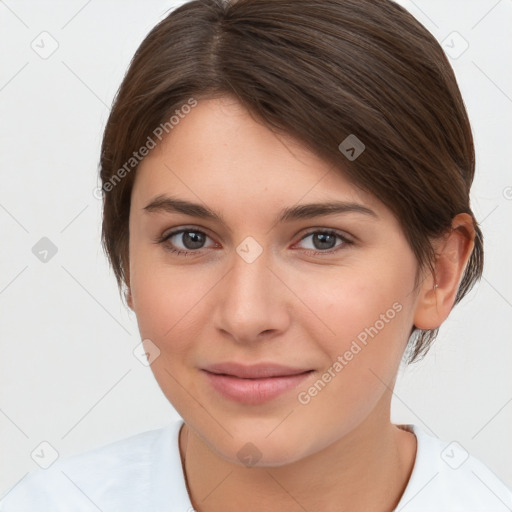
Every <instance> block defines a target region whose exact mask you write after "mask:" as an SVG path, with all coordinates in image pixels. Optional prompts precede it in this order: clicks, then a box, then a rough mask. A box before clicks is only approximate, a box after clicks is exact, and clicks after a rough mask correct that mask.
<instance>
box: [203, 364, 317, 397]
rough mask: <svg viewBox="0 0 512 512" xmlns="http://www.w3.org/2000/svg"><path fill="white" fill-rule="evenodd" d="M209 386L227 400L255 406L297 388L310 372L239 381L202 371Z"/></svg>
mask: <svg viewBox="0 0 512 512" xmlns="http://www.w3.org/2000/svg"><path fill="white" fill-rule="evenodd" d="M203 371H204V373H205V375H206V376H207V377H208V379H209V381H210V383H211V385H212V386H213V388H214V389H216V390H217V391H218V392H219V393H221V394H222V395H224V396H225V397H227V398H231V399H232V400H235V401H237V402H241V403H244V404H251V405H257V404H262V403H264V402H268V401H269V400H272V399H273V398H276V397H277V396H279V395H280V394H282V393H284V392H286V391H289V390H290V389H293V388H295V387H297V386H298V385H299V384H300V383H301V382H303V381H304V380H305V379H307V378H308V377H309V376H310V375H311V373H313V372H312V371H309V372H305V373H299V374H297V375H286V376H283V377H267V378H263V379H241V378H239V377H233V376H231V375H220V374H216V373H211V372H208V371H206V370H203Z"/></svg>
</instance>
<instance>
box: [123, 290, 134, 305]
mask: <svg viewBox="0 0 512 512" xmlns="http://www.w3.org/2000/svg"><path fill="white" fill-rule="evenodd" d="M124 296H125V298H126V303H127V304H128V306H129V308H130V309H131V310H132V311H133V297H132V290H131V288H129V287H128V288H127V289H126V291H125V292H124Z"/></svg>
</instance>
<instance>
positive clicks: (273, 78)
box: [100, 0, 483, 362]
mask: <svg viewBox="0 0 512 512" xmlns="http://www.w3.org/2000/svg"><path fill="white" fill-rule="evenodd" d="M223 95H233V96H235V97H236V98H237V99H238V100H239V101H240V102H241V103H242V104H243V105H244V106H245V107H246V108H247V109H248V110H249V111H250V112H251V113H252V114H253V115H255V116H256V117H257V118H258V119H260V120H261V121H263V122H264V123H265V124H266V126H268V128H269V129H272V130H274V131H275V132H281V133H286V134H288V135H291V136H293V137H295V138H296V139H297V140H298V141H300V142H301V143H302V144H304V145H305V146H306V147H307V148H309V149H310V150H311V151H313V152H314V153H315V154H317V155H319V156H320V157H321V158H323V159H325V160H326V161H327V162H329V163H332V165H333V166H334V167H335V168H336V169H338V170H339V172H342V173H343V174H344V176H346V177H347V178H348V179H350V180H351V182H352V183H354V184H356V185H357V186H359V187H361V188H362V189H363V190H365V191H368V192H370V193H372V194H373V195H374V196H376V197H377V198H378V199H379V200H380V201H382V203H384V204H385V205H386V206H387V207H388V208H389V209H390V210H391V211H392V212H393V213H394V214H395V216H396V217H397V219H398V220H399V222H400V224H401V226H402V228H403V230H404V233H405V235H406V237H407V239H408V242H409V244H410V246H411V248H412V250H413V252H414V254H415V255H416V258H417V260H418V262H419V267H420V268H424V266H425V265H427V266H429V267H430V268H431V269H432V268H433V266H432V262H433V261H435V254H434V250H433V247H432V244H431V242H432V240H433V239H435V238H437V237H439V236H441V235H442V234H444V233H445V232H447V231H448V230H449V229H450V226H451V221H452V219H453V217H455V215H457V214H458V213H463V212H464V213H468V214H470V215H471V216H472V218H473V220H474V224H475V229H476V239H475V246H474V250H473V252H472V254H471V257H470V261H469V263H468V265H467V267H466V270H465V273H464V276H463V278H462V281H461V284H460V287H459V290H458V293H457V296H456V300H455V302H456V303H457V302H459V301H460V300H461V299H462V297H463V296H464V295H465V294H466V293H467V292H468V291H469V289H470V288H471V287H472V286H473V284H474V283H475V282H476V280H477V279H478V278H479V277H480V276H481V273H482V266H483V242H482V233H481V231H480V229H479V227H478V225H477V222H476V220H475V218H474V215H473V213H472V211H471V209H470V204H469V191H470V187H471V183H472V181H473V176H474V170H475V155H474V147H473V137H472V132H471V127H470V123H469V119H468V116H467V113H466V109H465V106H464V102H463V100H462V97H461V94H460V91H459V88H458V86H457V81H456V78H455V75H454V73H453V70H452V68H451V66H450V64H449V62H448V59H447V58H446V56H445V54H444V52H443V50H442V48H441V46H440V45H439V43H438V42H437V41H436V39H435V38H434V37H433V36H432V34H430V33H429V32H428V31H427V29H425V28H424V27H423V26H422V25H421V24H420V23H419V22H418V21H417V20H416V19H415V18H414V17H413V16H412V15H411V14H410V13H409V12H407V11H406V10H405V9H404V8H402V7H401V6H399V5H398V4H396V3H394V2H392V1H390V0H321V1H319V0H232V1H229V0H193V1H190V2H187V3H186V4H184V5H182V6H180V7H179V8H177V9H175V10H174V11H173V12H171V13H170V14H169V15H168V16H167V17H166V18H165V19H164V20H163V21H161V22H160V23H158V24H157V25H156V26H155V27H154V28H153V29H152V30H151V32H150V33H149V34H148V36H147V37H146V38H145V39H144V41H143V42H142V44H141V45H140V47H139V48H138V50H137V51H136V53H135V55H134V57H133V59H132V62H131V64H130V66H129V69H128V71H127V73H126V75H125V77H124V80H123V82H122V84H121V86H120V88H119V90H118V92H117V95H116V98H115V100H114V103H113V107H112V110H111V112H110V116H109V118H108V121H107V124H106V127H105V132H104V137H103V143H102V148H101V161H100V177H101V180H102V184H103V187H102V189H103V224H102V244H103V247H104V250H105V252H106V254H107V257H108V259H109V261H110V263H111V265H112V268H113V270H114V273H115V276H116V280H117V283H118V286H119V289H120V290H121V287H122V286H123V284H124V285H125V286H129V282H128V281H129V276H128V270H129V264H128V262H129V259H128V258H129V228H128V226H129V212H130V196H131V190H132V186H133V180H134V174H135V171H136V162H135V163H134V165H133V171H132V172H129V171H130V169H129V168H128V170H127V168H126V162H127V161H129V160H130V158H132V155H133V152H134V151H136V150H137V149H138V148H140V147H141V146H143V145H144V144H145V142H146V141H147V140H148V137H150V136H151V134H152V133H153V132H154V131H155V128H157V127H158V126H160V125H162V124H163V123H165V122H166V121H167V120H168V119H169V117H170V116H171V115H172V113H173V112H174V111H175V110H176V109H177V108H179V107H180V106H181V105H183V104H184V103H186V102H187V100H189V99H190V98H191V97H193V98H194V99H195V100H196V101H198V100H200V99H202V98H214V97H219V96H223ZM349 135H355V136H356V137H357V138H358V139H359V140H360V141H362V142H363V144H364V145H365V150H364V152H363V153H362V154H361V155H360V156H359V157H358V158H357V159H355V160H349V159H347V158H346V156H345V155H344V154H342V152H341V151H340V150H339V149H338V146H339V144H340V143H341V142H342V141H343V140H345V139H346V138H347V137H348V136H349ZM122 168H124V169H125V172H123V173H121V172H120V171H121V169H122ZM116 173H117V176H116ZM121 174H122V179H117V181H113V179H114V178H116V177H117V178H119V177H120V175H121ZM107 184H110V186H109V187H106V185H107ZM436 334H437V329H435V330H430V331H422V330H419V329H416V328H414V330H413V336H412V337H411V339H410V343H409V362H412V361H414V360H417V359H419V358H420V357H422V356H423V355H424V354H425V353H426V351H427V350H428V348H429V346H430V344H431V342H432V341H433V339H434V338H435V336H436Z"/></svg>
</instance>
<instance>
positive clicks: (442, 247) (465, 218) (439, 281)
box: [414, 213, 475, 330]
mask: <svg viewBox="0 0 512 512" xmlns="http://www.w3.org/2000/svg"><path fill="white" fill-rule="evenodd" d="M474 240H475V227H474V223H473V218H472V217H471V216H470V215H469V214H467V213H460V214H458V215H456V216H455V217H454V218H453V220H452V225H451V229H450V231H448V232H447V233H446V234H445V235H444V236H443V237H441V238H439V239H437V240H435V241H434V244H433V245H434V249H435V253H436V261H435V265H434V274H432V273H429V274H428V275H426V276H425V278H424V280H423V282H422V283H421V284H420V290H419V294H418V298H417V302H416V310H415V314H414V325H415V326H416V327H417V328H418V329H424V330H428V329H436V328H438V327H439V326H440V325H441V324H442V323H443V322H444V321H445V320H446V318H447V317H448V315H449V314H450V311H451V309H452V307H453V304H454V302H455V297H456V295H457V291H458V289H459V285H460V282H461V280H462V277H463V275H464V270H465V269H466V265H467V263H468V261H469V258H470V256H471V253H472V252H473V247H474V245H475V242H474Z"/></svg>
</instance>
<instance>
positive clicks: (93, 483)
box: [0, 419, 512, 512]
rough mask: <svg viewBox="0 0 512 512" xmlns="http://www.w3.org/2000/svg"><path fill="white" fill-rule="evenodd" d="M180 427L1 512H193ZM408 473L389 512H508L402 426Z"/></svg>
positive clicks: (478, 468) (90, 457)
mask: <svg viewBox="0 0 512 512" xmlns="http://www.w3.org/2000/svg"><path fill="white" fill-rule="evenodd" d="M182 425H183V420H181V419H180V420H178V421H176V422H175V423H172V424H170V425H168V426H167V427H164V428H161V429H156V430H150V431H147V432H142V433H140V434H137V435H135V436H132V437H129V438H127V439H123V440H120V441H116V442H114V443H111V444H108V445H106V446H102V447H100V448H97V449H95V450H91V451H88V452H85V453H81V454H78V455H73V456H70V457H67V458H64V459H61V460H57V461H56V462H55V463H54V464H53V465H51V466H50V467H49V468H48V469H45V470H43V469H39V470H37V471H34V472H32V473H30V474H29V475H27V476H26V477H25V478H24V479H23V480H22V481H21V482H19V483H18V484H17V485H15V486H14V487H13V488H12V489H11V490H10V491H8V492H7V493H6V494H5V495H4V498H3V499H2V501H1V502H0V511H1V512H98V510H100V511H102V512H131V511H133V512H135V511H136V512H193V511H194V509H193V507H192V504H191V502H190V499H189V496H188V493H187V488H186V485H185V477H184V474H183V468H182V465H181V459H180V452H179V445H178V436H179V430H180V428H181V426H182ZM405 428H407V429H409V430H410V431H412V432H413V433H414V434H415V436H416V439H417V442H418V444H417V452H416V460H415V463H414V468H413V471H412V474H411V477H410V479H409V482H408V484H407V487H406V489H405V492H404V494H403V495H402V497H401V499H400V502H399V504H398V506H397V507H396V508H395V512H426V511H429V512H455V511H460V512H506V511H508V512H510V511H512V491H511V489H509V488H507V487H506V486H505V484H504V483H503V482H502V481H501V480H500V479H499V478H498V477H497V476H495V475H494V474H493V473H492V472H491V471H490V469H489V468H487V467H486V466H485V465H484V464H483V463H482V462H480V461H479V460H478V459H476V458H474V457H472V456H470V455H468V454H467V453H466V452H465V451H464V449H463V448H462V447H461V446H460V445H458V443H445V442H443V441H440V440H438V439H436V438H434V437H431V436H430V435H427V434H426V433H425V432H424V431H422V430H421V429H419V428H418V427H417V426H415V425H406V426H405Z"/></svg>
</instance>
